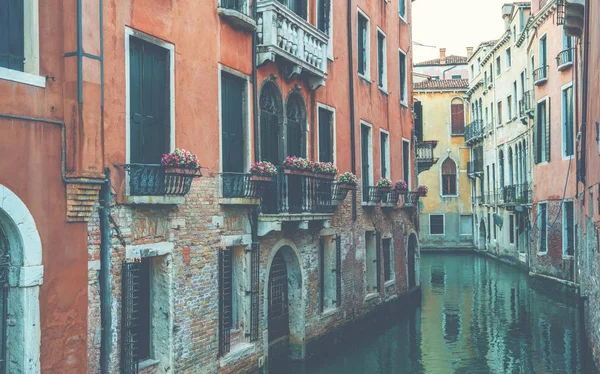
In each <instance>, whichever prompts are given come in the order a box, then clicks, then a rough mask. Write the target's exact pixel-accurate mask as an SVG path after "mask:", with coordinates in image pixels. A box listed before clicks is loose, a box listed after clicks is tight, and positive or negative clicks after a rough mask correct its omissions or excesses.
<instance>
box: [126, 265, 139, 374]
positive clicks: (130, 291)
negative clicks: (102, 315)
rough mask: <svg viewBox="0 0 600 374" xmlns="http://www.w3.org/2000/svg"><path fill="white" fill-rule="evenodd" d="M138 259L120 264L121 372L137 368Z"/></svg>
mask: <svg viewBox="0 0 600 374" xmlns="http://www.w3.org/2000/svg"><path fill="white" fill-rule="evenodd" d="M141 265H142V263H141V262H140V261H133V262H126V261H125V262H123V264H122V274H121V277H122V283H123V284H122V300H121V373H123V374H136V373H137V372H138V370H139V357H138V338H139V337H138V336H137V335H138V334H137V330H138V327H139V318H138V317H139V314H140V311H139V300H138V296H137V295H138V294H139V290H140V284H139V274H140V270H141Z"/></svg>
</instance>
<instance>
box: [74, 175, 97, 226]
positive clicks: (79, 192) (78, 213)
mask: <svg viewBox="0 0 600 374" xmlns="http://www.w3.org/2000/svg"><path fill="white" fill-rule="evenodd" d="M100 186H101V185H100V184H83V183H68V184H67V222H87V220H88V219H89V218H90V216H91V215H92V212H93V211H94V204H95V203H96V199H97V198H98V191H100Z"/></svg>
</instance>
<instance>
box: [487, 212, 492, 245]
mask: <svg viewBox="0 0 600 374" xmlns="http://www.w3.org/2000/svg"><path fill="white" fill-rule="evenodd" d="M487 221H488V222H487V223H488V225H487V227H488V237H487V241H488V243H489V242H490V241H491V240H492V220H491V214H490V213H488V214H487Z"/></svg>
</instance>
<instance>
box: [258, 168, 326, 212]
mask: <svg viewBox="0 0 600 374" xmlns="http://www.w3.org/2000/svg"><path fill="white" fill-rule="evenodd" d="M334 184H335V182H334V181H333V179H324V178H321V177H317V176H315V175H296V174H287V173H286V172H285V169H284V168H283V167H277V175H276V176H275V179H274V183H269V185H268V187H267V189H266V191H265V194H264V196H263V197H262V200H261V205H260V209H261V212H262V213H263V214H282V213H289V214H302V213H333V209H334V207H335V204H334V201H333V196H334V195H333V192H334Z"/></svg>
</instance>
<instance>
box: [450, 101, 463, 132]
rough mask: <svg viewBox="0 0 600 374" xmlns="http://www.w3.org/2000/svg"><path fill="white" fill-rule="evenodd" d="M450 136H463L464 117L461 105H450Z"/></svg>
mask: <svg viewBox="0 0 600 374" xmlns="http://www.w3.org/2000/svg"><path fill="white" fill-rule="evenodd" d="M451 111H452V134H453V135H455V134H464V132H465V116H464V108H463V105H462V104H452V106H451Z"/></svg>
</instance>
